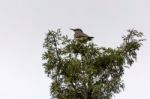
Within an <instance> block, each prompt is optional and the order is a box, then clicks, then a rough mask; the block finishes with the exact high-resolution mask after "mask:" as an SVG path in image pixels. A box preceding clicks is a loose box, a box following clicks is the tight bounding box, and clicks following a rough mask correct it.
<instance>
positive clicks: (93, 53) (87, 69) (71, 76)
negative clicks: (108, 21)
mask: <svg viewBox="0 0 150 99" xmlns="http://www.w3.org/2000/svg"><path fill="white" fill-rule="evenodd" d="M142 37H143V33H142V32H138V31H137V30H134V29H132V30H128V34H127V35H126V36H123V37H122V38H123V42H122V43H121V44H120V46H119V47H117V48H106V47H98V46H97V45H96V44H94V43H93V42H87V43H83V42H81V41H75V40H72V39H69V38H68V36H66V35H65V36H63V35H62V34H61V31H60V29H58V30H57V31H49V32H48V33H47V35H46V38H45V42H44V44H43V46H44V48H45V49H46V50H45V52H44V53H43V57H42V58H43V60H46V61H45V63H44V64H43V66H44V68H45V73H46V74H47V75H48V77H50V78H51V79H52V84H51V87H50V91H51V95H52V97H53V98H56V99H111V98H112V96H113V95H114V94H116V93H119V92H120V91H121V90H122V89H124V83H123V80H122V76H123V74H124V70H125V68H127V67H130V66H131V65H132V64H133V63H134V61H135V60H136V58H137V51H138V50H139V48H140V47H141V45H142V41H144V39H142Z"/></svg>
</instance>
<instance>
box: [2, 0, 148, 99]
mask: <svg viewBox="0 0 150 99" xmlns="http://www.w3.org/2000/svg"><path fill="white" fill-rule="evenodd" d="M70 27H71V28H76V27H78V28H82V29H83V30H84V32H86V33H88V34H89V35H91V36H94V37H95V38H94V40H93V42H94V43H96V44H98V45H99V46H106V47H116V46H119V44H120V43H121V36H122V35H123V34H126V30H127V29H130V28H135V29H137V30H139V31H142V32H143V33H144V34H145V38H147V39H149V38H150V1H149V0H0V99H49V98H50V97H49V95H50V93H49V86H50V79H49V78H47V76H46V74H44V69H43V67H42V63H43V61H42V60H41V56H42V52H43V48H42V44H43V41H44V38H45V34H46V33H47V32H48V29H50V30H56V29H57V28H61V31H62V33H63V34H67V35H69V37H70V38H72V37H73V34H72V33H73V32H72V31H70V30H69V28H70ZM149 51H150V41H149V40H147V41H146V42H145V43H144V45H143V46H142V48H141V49H140V51H139V52H138V59H137V62H136V63H135V64H134V65H133V66H132V67H131V68H130V69H127V70H126V71H125V75H124V77H123V80H124V82H125V85H126V86H125V90H124V91H122V92H121V93H119V94H116V95H115V97H114V98H113V99H150V66H149V65H148V64H149V60H150V59H149V56H150V53H149Z"/></svg>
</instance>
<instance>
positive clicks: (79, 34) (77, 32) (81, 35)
mask: <svg viewBox="0 0 150 99" xmlns="http://www.w3.org/2000/svg"><path fill="white" fill-rule="evenodd" d="M70 29H71V30H72V31H74V32H75V34H74V38H75V39H80V38H84V39H87V40H88V41H91V40H92V39H93V38H94V37H92V36H88V35H87V34H85V33H84V32H83V31H82V29H80V28H76V29H72V28H70Z"/></svg>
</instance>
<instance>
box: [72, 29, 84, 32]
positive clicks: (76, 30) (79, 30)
mask: <svg viewBox="0 0 150 99" xmlns="http://www.w3.org/2000/svg"><path fill="white" fill-rule="evenodd" d="M70 30H72V31H74V32H83V31H82V30H81V29H80V28H76V29H72V28H70Z"/></svg>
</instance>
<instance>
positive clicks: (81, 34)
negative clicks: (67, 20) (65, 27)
mask: <svg viewBox="0 0 150 99" xmlns="http://www.w3.org/2000/svg"><path fill="white" fill-rule="evenodd" d="M74 36H75V38H80V37H89V36H88V35H87V34H85V33H81V32H80V33H75V35H74Z"/></svg>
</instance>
